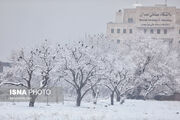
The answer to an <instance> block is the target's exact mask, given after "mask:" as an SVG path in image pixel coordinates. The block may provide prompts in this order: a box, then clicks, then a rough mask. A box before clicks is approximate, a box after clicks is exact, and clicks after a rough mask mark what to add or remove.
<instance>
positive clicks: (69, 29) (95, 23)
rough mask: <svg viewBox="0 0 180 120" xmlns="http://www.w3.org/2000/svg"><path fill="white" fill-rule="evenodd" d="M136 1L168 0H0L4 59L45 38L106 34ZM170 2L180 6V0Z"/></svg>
mask: <svg viewBox="0 0 180 120" xmlns="http://www.w3.org/2000/svg"><path fill="white" fill-rule="evenodd" d="M136 1H139V3H141V4H143V5H146V6H150V5H154V4H159V3H164V1H165V0H0V61H8V59H9V58H10V55H11V52H12V51H13V50H16V49H20V48H26V47H27V48H31V47H33V46H34V45H37V44H38V43H40V42H41V41H42V40H44V39H48V40H49V41H51V43H52V44H55V43H57V42H60V41H64V42H68V41H72V40H78V39H79V38H82V37H83V36H84V35H85V34H98V33H105V31H106V24H107V23H108V22H110V21H113V20H114V17H115V12H116V11H117V10H119V9H123V8H132V7H133V6H132V5H133V4H134V3H135V2H136ZM168 5H170V6H176V7H179V8H180V0H169V1H168Z"/></svg>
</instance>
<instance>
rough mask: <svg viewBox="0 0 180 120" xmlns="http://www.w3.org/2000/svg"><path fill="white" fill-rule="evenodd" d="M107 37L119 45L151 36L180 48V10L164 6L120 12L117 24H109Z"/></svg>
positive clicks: (117, 16) (117, 14) (140, 7)
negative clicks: (140, 37)
mask: <svg viewBox="0 0 180 120" xmlns="http://www.w3.org/2000/svg"><path fill="white" fill-rule="evenodd" d="M107 36H109V37H110V38H111V40H112V41H113V42H115V43H117V44H120V43H121V42H123V41H124V40H126V39H132V38H134V37H135V36H149V37H150V38H152V39H162V40H165V41H167V42H169V43H170V44H171V43H172V45H174V46H180V9H179V8H176V7H169V6H167V5H166V4H163V5H155V6H150V7H146V6H141V5H137V6H135V8H130V9H124V10H119V11H118V12H116V19H115V22H109V23H108V24H107Z"/></svg>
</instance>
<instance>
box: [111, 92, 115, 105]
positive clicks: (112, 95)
mask: <svg viewBox="0 0 180 120" xmlns="http://www.w3.org/2000/svg"><path fill="white" fill-rule="evenodd" d="M111 105H114V92H112V93H111Z"/></svg>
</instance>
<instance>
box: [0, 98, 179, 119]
mask: <svg viewBox="0 0 180 120" xmlns="http://www.w3.org/2000/svg"><path fill="white" fill-rule="evenodd" d="M27 105H28V104H27V103H16V105H13V104H12V103H2V102H1V103H0V120H180V102H169V101H142V100H126V102H125V103H124V104H123V105H120V104H119V103H115V105H114V106H109V104H108V101H101V103H99V104H98V105H96V106H94V105H92V103H85V102H83V103H82V106H81V107H75V105H74V102H65V103H64V105H63V104H62V103H59V104H55V103H54V104H50V106H46V104H45V103H36V104H35V107H34V108H29V107H28V106H27Z"/></svg>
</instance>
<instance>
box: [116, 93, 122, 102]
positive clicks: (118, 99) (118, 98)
mask: <svg viewBox="0 0 180 120" xmlns="http://www.w3.org/2000/svg"><path fill="white" fill-rule="evenodd" d="M116 95H117V96H116V101H117V102H120V99H121V97H120V95H119V94H116Z"/></svg>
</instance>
